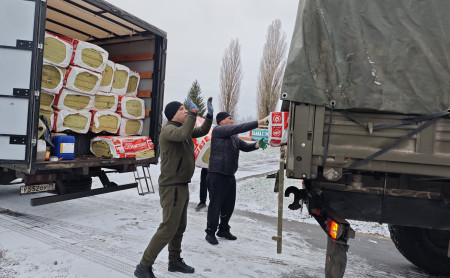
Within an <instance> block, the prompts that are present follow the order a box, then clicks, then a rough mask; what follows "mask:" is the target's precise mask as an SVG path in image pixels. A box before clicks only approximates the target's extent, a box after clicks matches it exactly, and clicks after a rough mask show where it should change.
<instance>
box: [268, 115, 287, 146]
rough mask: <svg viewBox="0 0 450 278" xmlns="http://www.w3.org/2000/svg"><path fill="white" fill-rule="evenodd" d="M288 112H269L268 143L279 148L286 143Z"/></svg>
mask: <svg viewBox="0 0 450 278" xmlns="http://www.w3.org/2000/svg"><path fill="white" fill-rule="evenodd" d="M288 124H289V112H271V113H270V117H269V143H270V145H271V146H272V147H279V146H281V145H284V144H286V143H287V130H288Z"/></svg>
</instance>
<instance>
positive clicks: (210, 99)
mask: <svg viewBox="0 0 450 278" xmlns="http://www.w3.org/2000/svg"><path fill="white" fill-rule="evenodd" d="M206 107H207V108H208V115H210V116H212V115H213V113H214V107H213V106H212V97H210V98H208V102H206Z"/></svg>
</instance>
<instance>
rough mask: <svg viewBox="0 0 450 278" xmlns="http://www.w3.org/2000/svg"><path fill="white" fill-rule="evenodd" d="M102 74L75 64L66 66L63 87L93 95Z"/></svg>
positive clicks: (98, 85)
mask: <svg viewBox="0 0 450 278" xmlns="http://www.w3.org/2000/svg"><path fill="white" fill-rule="evenodd" d="M101 80H102V75H101V74H100V73H96V72H93V71H90V70H87V69H84V68H80V67H77V66H70V67H68V68H67V71H66V75H65V77H64V87H66V88H67V89H70V90H72V91H76V92H80V93H84V94H89V95H94V94H95V93H96V92H97V91H98V88H99V87H100V81H101Z"/></svg>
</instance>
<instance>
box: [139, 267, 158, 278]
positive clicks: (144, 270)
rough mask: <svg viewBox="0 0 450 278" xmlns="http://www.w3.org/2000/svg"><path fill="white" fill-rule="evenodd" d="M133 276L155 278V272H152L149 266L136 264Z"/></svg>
mask: <svg viewBox="0 0 450 278" xmlns="http://www.w3.org/2000/svg"><path fill="white" fill-rule="evenodd" d="M134 276H136V277H138V278H156V276H155V274H153V269H152V267H151V266H143V265H141V264H138V265H137V266H136V270H135V271H134Z"/></svg>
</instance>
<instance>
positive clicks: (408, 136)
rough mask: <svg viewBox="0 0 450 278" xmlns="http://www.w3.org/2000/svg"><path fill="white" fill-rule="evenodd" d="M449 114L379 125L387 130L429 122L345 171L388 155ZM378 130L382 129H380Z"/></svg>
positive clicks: (446, 112) (442, 113)
mask: <svg viewBox="0 0 450 278" xmlns="http://www.w3.org/2000/svg"><path fill="white" fill-rule="evenodd" d="M449 114H450V112H449V111H443V112H440V113H436V114H431V115H427V116H419V117H413V118H407V119H404V120H401V121H399V122H394V123H390V124H382V125H378V126H384V127H383V128H386V127H394V126H399V125H401V124H399V123H402V122H403V124H404V125H407V124H411V123H413V122H419V121H420V120H417V119H422V120H428V122H426V123H425V124H423V125H421V126H420V127H418V128H417V129H415V130H412V131H410V132H409V133H408V134H406V135H405V136H403V137H401V138H399V139H398V140H397V141H395V142H394V143H392V144H391V145H389V146H387V147H385V148H383V149H381V150H379V151H377V152H376V153H374V154H372V155H370V156H368V157H366V158H364V159H362V160H359V161H356V162H354V163H353V164H351V165H350V166H349V167H347V168H345V169H344V171H348V170H352V169H354V168H357V167H359V166H361V165H362V164H364V163H366V162H368V161H371V160H373V159H374V158H376V157H378V156H380V155H382V154H384V153H386V152H387V151H389V150H391V149H393V148H395V147H396V146H398V145H399V144H400V143H402V142H403V141H404V140H406V139H408V138H411V137H412V136H413V135H415V134H417V133H419V132H421V131H422V130H424V129H425V128H427V127H429V126H430V125H432V124H434V123H435V122H436V121H437V119H439V118H441V117H443V116H448V115H449ZM378 129H380V128H378Z"/></svg>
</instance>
